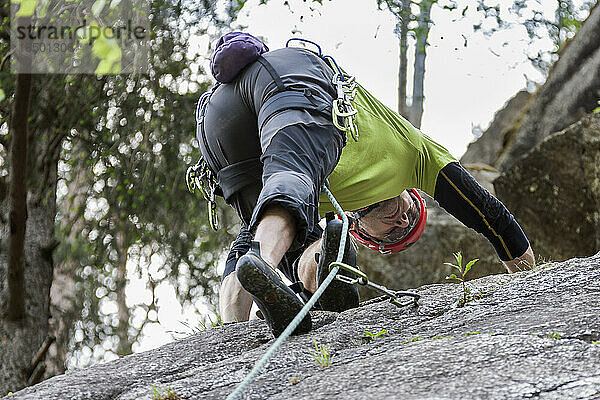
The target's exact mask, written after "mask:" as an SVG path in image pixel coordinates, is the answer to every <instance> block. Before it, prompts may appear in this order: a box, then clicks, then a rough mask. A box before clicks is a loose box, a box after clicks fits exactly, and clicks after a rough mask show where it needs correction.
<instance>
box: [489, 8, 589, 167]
mask: <svg viewBox="0 0 600 400" xmlns="http://www.w3.org/2000/svg"><path fill="white" fill-rule="evenodd" d="M599 98H600V6H599V5H596V6H595V7H594V9H592V11H591V13H590V15H589V17H588V18H587V20H586V21H585V22H584V24H583V26H582V27H581V29H580V31H579V32H578V33H577V35H576V36H575V37H574V38H573V39H572V40H571V41H570V42H569V43H568V45H567V46H566V48H565V49H564V50H563V51H561V53H560V58H559V60H558V61H557V62H556V63H555V64H554V65H553V66H552V69H551V71H550V73H549V74H548V79H547V80H546V82H545V83H544V86H543V87H541V88H540V90H539V91H538V93H536V96H535V99H534V100H533V101H532V103H531V106H530V107H529V108H528V110H527V113H526V115H525V116H524V118H523V121H522V124H521V125H520V127H519V129H518V130H516V131H515V132H514V134H512V133H511V134H509V135H507V136H506V137H505V142H506V146H505V149H504V151H503V153H502V154H501V155H500V157H499V159H498V162H497V163H496V164H494V166H495V167H497V168H498V169H500V170H502V171H504V170H506V169H507V168H508V167H510V166H511V165H512V164H513V163H514V162H515V161H516V160H518V159H519V158H520V157H522V156H523V155H524V154H525V153H526V152H527V151H529V150H530V149H532V148H533V147H534V146H535V145H537V144H538V143H540V142H541V141H542V140H543V139H544V138H545V137H547V136H549V135H551V134H553V133H555V132H558V131H560V130H562V129H565V128H566V127H567V126H569V125H571V124H572V123H574V122H575V121H578V120H579V119H580V118H581V117H583V115H585V114H587V113H589V112H591V111H592V110H593V109H595V108H596V107H598V99H599Z"/></svg>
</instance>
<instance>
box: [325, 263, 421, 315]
mask: <svg viewBox="0 0 600 400" xmlns="http://www.w3.org/2000/svg"><path fill="white" fill-rule="evenodd" d="M334 267H340V269H344V270H346V271H348V272H350V273H352V274H354V275H356V278H354V279H353V278H350V277H349V276H345V275H341V274H337V275H336V276H335V279H337V280H338V281H341V282H344V283H348V284H350V285H356V284H359V285H361V286H369V287H371V288H373V289H375V290H377V291H378V292H379V293H381V294H382V295H384V296H385V297H387V298H389V299H390V303H392V304H393V305H395V306H396V307H405V306H409V305H411V304H417V301H418V300H419V298H421V295H420V294H418V293H415V292H409V291H404V290H397V291H394V290H390V289H388V288H386V287H385V286H383V285H378V284H376V283H373V282H371V281H370V280H369V278H368V277H367V275H366V274H365V273H364V272H362V271H361V270H359V269H358V268H354V267H352V266H351V265H348V264H344V263H341V262H333V263H331V264H330V265H329V270H330V271H331V270H332V269H333V268H334ZM402 297H411V298H412V299H411V300H408V301H405V302H401V301H400V299H401V298H402Z"/></svg>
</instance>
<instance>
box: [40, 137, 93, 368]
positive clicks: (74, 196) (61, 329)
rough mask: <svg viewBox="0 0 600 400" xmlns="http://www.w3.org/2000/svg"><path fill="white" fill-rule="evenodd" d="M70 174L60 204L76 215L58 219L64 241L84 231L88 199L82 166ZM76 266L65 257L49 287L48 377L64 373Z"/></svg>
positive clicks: (76, 307)
mask: <svg viewBox="0 0 600 400" xmlns="http://www.w3.org/2000/svg"><path fill="white" fill-rule="evenodd" d="M74 146H77V144H75V145H74ZM73 153H77V150H76V149H74V150H73ZM73 173H76V174H77V175H76V176H75V177H74V178H73V179H72V180H71V181H70V182H69V183H68V184H67V195H66V196H65V200H64V203H63V204H62V206H61V209H63V210H70V211H69V212H72V213H74V215H75V216H73V215H66V216H65V217H64V218H63V219H61V221H60V224H61V230H62V231H63V232H68V234H67V235H66V237H65V238H64V240H65V242H66V243H75V242H76V239H77V237H76V236H78V235H80V234H81V232H82V230H83V224H84V221H83V219H82V218H78V217H77V216H78V215H79V213H78V211H79V208H80V207H84V206H85V201H86V198H87V187H86V186H85V181H86V176H85V175H86V173H87V171H86V170H84V169H81V170H79V171H73ZM77 267H78V260H73V259H71V257H64V258H62V260H61V262H59V263H58V264H57V265H56V268H54V274H53V279H52V287H51V288H50V301H51V304H50V312H51V315H52V318H51V319H50V322H51V324H50V329H51V332H52V336H54V337H55V338H56V340H55V342H54V343H53V344H52V346H51V347H50V350H49V351H48V354H49V357H48V359H47V360H46V375H47V376H48V377H51V376H54V375H59V374H62V373H64V372H65V370H66V361H67V355H68V352H69V349H68V345H69V341H70V340H71V328H72V326H73V324H74V322H75V321H77V320H79V319H80V318H81V314H80V313H81V310H82V309H83V304H81V302H78V301H77V299H76V295H77V294H76V289H75V279H74V276H75V271H76V269H77Z"/></svg>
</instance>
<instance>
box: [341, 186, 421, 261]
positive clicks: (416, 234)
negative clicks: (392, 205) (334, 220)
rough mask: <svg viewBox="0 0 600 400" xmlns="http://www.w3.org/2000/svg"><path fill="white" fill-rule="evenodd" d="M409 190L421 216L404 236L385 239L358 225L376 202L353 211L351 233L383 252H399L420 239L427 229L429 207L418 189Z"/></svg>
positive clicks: (359, 240)
mask: <svg viewBox="0 0 600 400" xmlns="http://www.w3.org/2000/svg"><path fill="white" fill-rule="evenodd" d="M407 191H408V194H409V195H410V197H411V198H412V200H413V202H414V203H415V205H416V208H417V211H418V212H419V216H418V218H415V219H414V221H413V223H412V224H411V225H412V226H410V227H409V228H408V229H407V230H406V232H405V233H404V235H403V236H402V237H399V238H395V239H394V240H393V241H385V240H381V239H377V238H374V237H372V236H371V235H369V234H368V233H366V232H365V231H364V230H363V229H361V228H360V227H359V226H358V220H359V219H360V217H361V216H364V215H366V214H367V213H369V211H371V210H372V209H373V208H375V207H376V205H375V204H374V205H371V206H368V207H365V208H362V209H360V210H357V211H354V212H353V213H352V214H353V217H354V221H353V223H352V225H351V227H350V234H351V235H352V236H353V237H354V238H355V239H356V240H357V241H358V242H359V243H361V244H362V245H364V246H366V247H368V248H369V249H371V250H375V251H378V252H380V253H382V254H391V253H397V252H399V251H402V250H406V249H407V248H409V247H410V246H412V245H413V244H414V243H415V242H416V241H417V240H419V238H420V237H421V235H422V234H423V231H424V230H425V222H426V220H427V207H426V206H425V200H423V198H422V197H421V196H420V195H419V192H417V190H416V189H408V190H407Z"/></svg>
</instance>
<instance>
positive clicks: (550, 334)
mask: <svg viewBox="0 0 600 400" xmlns="http://www.w3.org/2000/svg"><path fill="white" fill-rule="evenodd" d="M548 337H549V338H550V339H556V340H559V339H560V338H561V336H560V333H558V332H555V331H552V332H548Z"/></svg>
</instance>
